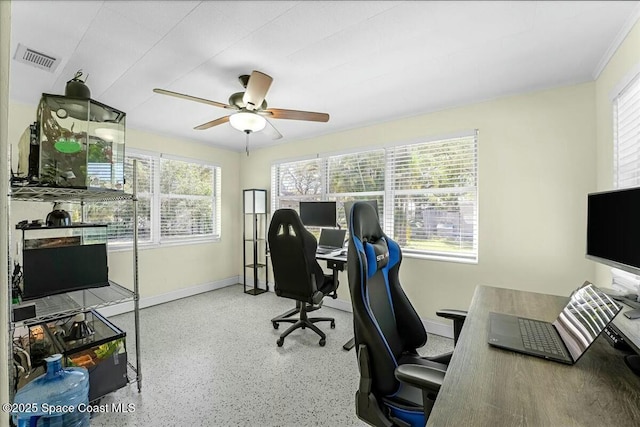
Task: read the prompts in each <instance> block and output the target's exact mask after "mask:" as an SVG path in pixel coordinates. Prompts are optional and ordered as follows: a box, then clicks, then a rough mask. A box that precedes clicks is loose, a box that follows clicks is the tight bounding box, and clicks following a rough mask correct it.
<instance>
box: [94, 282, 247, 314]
mask: <svg viewBox="0 0 640 427" xmlns="http://www.w3.org/2000/svg"><path fill="white" fill-rule="evenodd" d="M240 280H241V278H240V276H233V277H229V278H227V279H222V280H217V281H215V282H210V283H204V284H202V285H196V286H191V287H188V288H182V289H177V290H175V291H171V292H167V293H164V294H160V295H154V296H151V297H143V298H140V308H146V307H151V306H154V305H158V304H164V303H165V302H170V301H175V300H178V299H181V298H186V297H190V296H193V295H198V294H201V293H204V292H209V291H214V290H216V289H221V288H225V287H227V286H231V285H235V284H237V283H241V282H240ZM130 311H133V301H129V302H125V303H122V304H116V305H112V306H109V307H104V308H101V309H99V310H98V312H100V314H102V315H103V316H106V317H109V316H116V315H118V314H122V313H128V312H130Z"/></svg>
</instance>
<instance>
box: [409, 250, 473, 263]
mask: <svg viewBox="0 0 640 427" xmlns="http://www.w3.org/2000/svg"><path fill="white" fill-rule="evenodd" d="M402 257H403V258H414V259H424V260H429V261H444V262H455V263H458V264H478V258H477V256H476V257H475V258H456V257H453V256H450V255H437V254H429V253H416V252H405V251H403V252H402Z"/></svg>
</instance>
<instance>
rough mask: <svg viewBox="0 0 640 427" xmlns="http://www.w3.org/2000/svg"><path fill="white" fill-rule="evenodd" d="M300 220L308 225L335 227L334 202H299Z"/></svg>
mask: <svg viewBox="0 0 640 427" xmlns="http://www.w3.org/2000/svg"><path fill="white" fill-rule="evenodd" d="M300 220H301V221H302V223H303V224H304V225H306V226H308V227H335V226H336V222H337V219H336V202H300Z"/></svg>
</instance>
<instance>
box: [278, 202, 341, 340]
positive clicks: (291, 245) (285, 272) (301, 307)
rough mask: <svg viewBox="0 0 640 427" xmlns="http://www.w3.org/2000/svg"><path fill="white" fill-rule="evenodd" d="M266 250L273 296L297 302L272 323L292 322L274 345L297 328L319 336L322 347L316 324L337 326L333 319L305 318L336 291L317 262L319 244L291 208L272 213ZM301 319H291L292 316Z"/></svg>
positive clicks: (322, 335) (332, 282)
mask: <svg viewBox="0 0 640 427" xmlns="http://www.w3.org/2000/svg"><path fill="white" fill-rule="evenodd" d="M268 240H269V250H270V252H271V264H272V265H273V277H274V280H275V290H276V295H278V296H280V297H284V298H291V299H294V300H296V309H295V310H293V311H290V312H288V313H285V315H283V316H279V317H276V318H274V319H272V320H271V322H272V324H273V327H274V328H275V329H278V326H279V324H280V323H281V322H287V323H293V325H291V326H290V327H289V328H288V329H287V330H286V331H284V332H283V333H282V335H280V338H278V341H277V344H278V346H279V347H281V346H282V344H283V343H284V339H285V337H286V336H287V335H289V334H290V333H291V332H293V331H294V330H296V329H298V328H302V329H305V328H309V329H311V330H313V331H314V332H315V333H317V334H318V335H320V342H319V343H320V346H324V345H325V343H326V338H327V336H326V335H325V334H324V332H322V331H321V330H320V329H319V328H318V327H317V326H316V325H315V323H317V322H330V323H331V328H332V329H333V328H335V327H336V323H335V319H332V318H330V317H308V316H307V313H308V312H309V311H313V310H317V309H318V308H320V305H321V303H322V299H323V298H324V297H325V296H327V295H329V294H331V293H333V295H335V292H336V289H337V288H338V283H337V281H336V282H334V280H333V276H327V275H325V274H324V272H323V271H322V268H321V267H320V265H319V264H318V262H317V261H316V248H317V246H318V242H317V241H316V238H315V237H314V236H313V234H311V233H310V232H309V231H308V230H307V229H306V228H304V225H303V224H302V221H300V217H299V216H298V213H297V212H296V211H294V210H293V209H278V210H277V211H275V212H274V213H273V218H271V224H270V225H269V234H268ZM297 312H299V313H300V318H298V319H296V318H291V315H292V314H294V313H297Z"/></svg>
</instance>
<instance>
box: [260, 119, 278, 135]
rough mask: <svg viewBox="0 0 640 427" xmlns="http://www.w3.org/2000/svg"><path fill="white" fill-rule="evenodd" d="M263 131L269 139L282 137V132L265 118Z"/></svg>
mask: <svg viewBox="0 0 640 427" xmlns="http://www.w3.org/2000/svg"><path fill="white" fill-rule="evenodd" d="M264 133H266V134H267V135H269V137H270V138H271V139H280V138H282V134H281V133H280V132H278V129H276V127H275V126H274V125H273V123H271V122H270V121H269V120H267V126H265V128H264Z"/></svg>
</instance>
